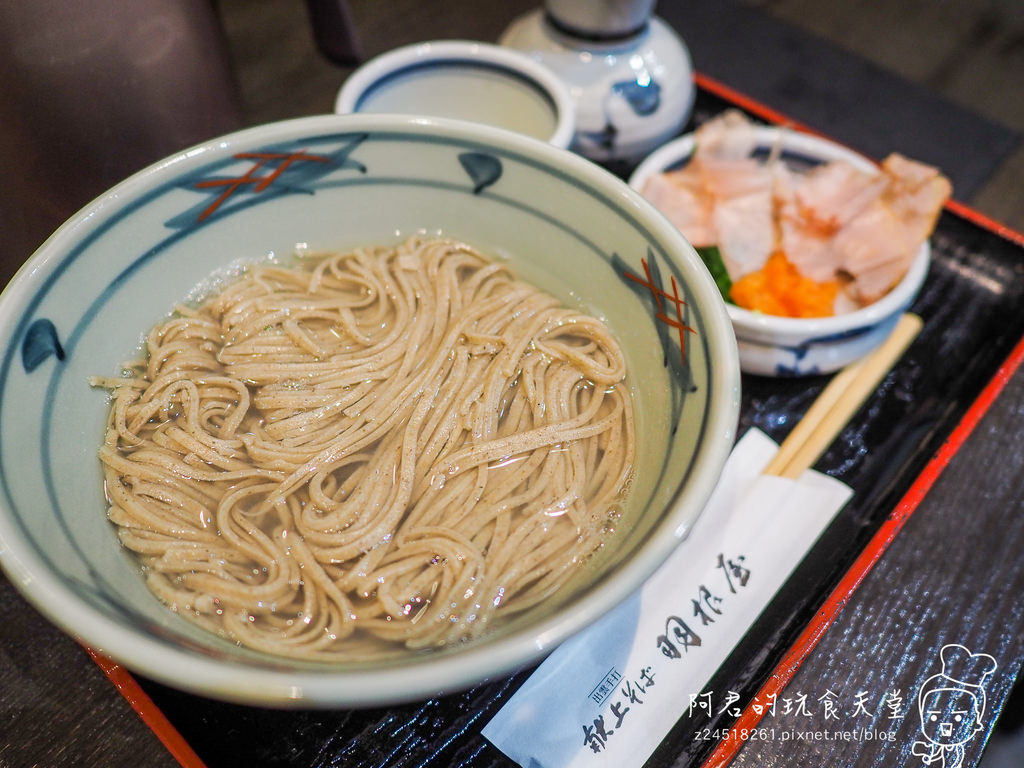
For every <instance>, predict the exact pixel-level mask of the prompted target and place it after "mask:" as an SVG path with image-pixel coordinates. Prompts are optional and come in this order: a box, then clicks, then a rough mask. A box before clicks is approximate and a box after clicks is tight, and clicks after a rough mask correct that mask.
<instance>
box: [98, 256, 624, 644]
mask: <svg viewBox="0 0 1024 768" xmlns="http://www.w3.org/2000/svg"><path fill="white" fill-rule="evenodd" d="M145 347H146V349H145V352H146V359H145V360H144V361H142V362H139V363H137V364H132V365H131V367H130V371H128V374H129V375H127V376H125V377H124V378H114V379H102V380H95V381H94V384H96V385H98V386H103V387H108V388H110V389H111V391H112V401H113V402H112V407H111V410H110V419H109V424H108V428H107V431H106V437H105V441H104V445H103V447H102V449H101V460H102V463H103V467H104V473H105V482H106V493H107V498H108V500H109V517H110V519H111V520H112V521H113V522H114V523H116V524H117V526H118V532H119V535H120V538H121V541H122V543H123V544H124V546H125V547H127V548H128V549H129V550H131V551H133V552H135V553H137V555H138V556H139V558H140V559H141V562H142V564H143V570H144V572H145V574H146V579H147V583H148V586H149V587H150V589H151V590H152V591H153V592H154V593H155V594H156V595H157V596H158V597H159V598H160V599H162V600H163V601H165V602H166V603H168V604H169V605H170V606H171V607H172V608H174V609H175V610H177V611H179V612H180V613H182V614H183V615H186V616H188V617H189V618H192V619H193V620H195V621H197V622H199V623H200V624H202V625H203V626H205V627H207V628H209V629H211V630H213V631H216V632H219V633H221V634H222V635H226V636H227V637H229V638H231V639H232V640H233V641H235V642H238V643H241V644H243V645H246V646H249V647H251V648H255V649H259V650H263V651H266V652H269V653H274V654H284V655H288V656H299V657H304V658H314V659H317V658H318V659H338V660H341V659H344V660H353V659H361V658H367V657H372V656H375V655H380V654H381V653H384V652H386V651H387V649H388V648H391V649H395V648H401V647H403V646H404V647H407V648H428V647H435V646H442V645H445V644H448V643H452V642H456V641H460V640H464V639H468V638H471V637H475V636H477V635H479V634H480V633H481V632H482V631H484V630H485V629H486V628H487V627H488V625H489V624H490V622H491V620H492V617H493V616H494V615H495V614H496V613H497V614H500V615H501V616H510V615H513V614H515V613H517V612H521V611H524V610H526V609H528V608H530V607H532V606H534V605H536V604H538V603H539V602H540V601H543V600H545V599H546V598H548V597H549V596H551V595H552V594H553V593H554V592H555V591H556V590H558V589H559V587H560V586H561V585H562V584H564V583H565V582H566V581H567V579H569V578H570V577H571V576H572V575H573V574H574V573H575V572H577V571H578V569H579V568H580V566H581V564H582V563H584V562H585V561H586V560H587V559H588V558H589V557H590V556H592V555H593V553H594V552H595V551H596V550H597V549H598V548H600V547H601V546H602V544H603V542H604V540H605V538H606V535H607V532H608V530H609V529H610V528H613V527H614V521H615V517H616V516H617V515H618V514H619V511H618V510H619V509H620V504H621V501H622V498H621V497H622V494H623V490H624V486H625V485H626V483H627V480H628V477H629V473H630V471H631V464H632V457H633V443H634V434H633V421H632V418H633V417H632V410H631V403H630V400H629V396H628V392H627V387H626V386H625V385H624V384H623V378H624V376H625V373H626V371H625V363H624V360H623V355H622V352H621V350H620V348H619V346H618V344H617V343H616V341H615V340H614V339H613V338H612V336H611V335H610V334H609V332H608V330H607V329H606V328H605V326H604V325H603V324H602V323H601V322H599V321H598V320H596V319H594V318H592V317H589V316H586V315H583V314H581V313H579V312H577V311H574V310H571V309H567V308H565V307H562V306H560V305H559V303H558V302H557V300H556V299H554V298H553V297H551V296H549V295H547V294H545V293H543V292H541V291H540V290H538V289H537V288H535V287H532V286H530V285H527V284H525V283H523V282H520V281H518V280H516V279H515V278H514V277H513V276H512V275H511V274H510V272H509V271H508V269H507V268H506V267H505V266H503V265H502V264H499V263H494V262H491V261H489V260H487V259H486V258H484V257H483V256H481V255H480V254H479V253H477V252H476V251H474V250H473V249H472V248H470V247H468V246H466V245H463V244H460V243H455V242H451V241H446V240H421V239H412V240H410V241H408V242H405V243H403V244H402V245H400V246H398V247H378V248H364V249H359V250H355V251H352V252H350V253H344V254H330V255H326V256H319V257H316V258H304V259H303V258H300V259H299V263H298V265H296V266H295V267H294V268H286V267H283V266H277V265H261V266H258V267H253V268H250V269H249V270H247V271H246V273H245V274H244V275H243V276H242V277H241V278H240V279H238V280H237V281H235V282H233V283H231V284H229V285H228V286H227V287H226V288H225V289H224V290H223V291H222V292H220V293H218V294H217V295H214V296H212V297H211V298H209V299H208V300H206V301H205V302H204V303H202V304H201V305H200V306H199V307H198V308H188V307H180V308H178V310H177V311H176V312H175V314H174V316H172V317H171V318H170V319H168V320H167V321H166V322H164V323H162V324H161V325H159V326H157V327H156V328H154V329H153V330H152V331H151V332H150V333H149V335H148V338H147V339H146V343H145Z"/></svg>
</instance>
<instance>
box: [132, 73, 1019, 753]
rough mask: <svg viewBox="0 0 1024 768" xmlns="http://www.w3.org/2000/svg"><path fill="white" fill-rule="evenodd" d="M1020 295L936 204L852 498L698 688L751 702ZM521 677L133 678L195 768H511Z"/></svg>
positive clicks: (862, 445)
mask: <svg viewBox="0 0 1024 768" xmlns="http://www.w3.org/2000/svg"><path fill="white" fill-rule="evenodd" d="M699 83H700V86H701V87H700V88H699V92H698V97H697V103H696V107H695V111H694V118H693V122H694V123H697V122H700V121H703V120H704V119H707V118H708V117H709V116H711V115H714V114H716V113H718V112H720V111H722V110H723V109H726V108H729V107H734V106H742V107H744V108H745V109H746V110H747V111H748V112H750V113H751V114H752V116H753V117H755V118H762V119H763V118H774V117H777V116H776V115H774V114H773V113H771V112H769V111H767V110H760V109H758V107H757V105H752V104H749V103H746V102H743V104H742V105H740V104H738V103H737V102H736V101H734V100H733V98H734V95H732V94H729V93H728V92H726V91H720V90H719V89H718V88H717V87H716V86H715V85H714V84H713V83H710V82H708V81H706V80H700V81H699ZM691 127H692V126H691ZM688 129H689V128H688ZM613 170H616V171H617V172H622V173H625V172H626V171H627V170H628V169H613ZM1022 294H1024V239H1021V238H1019V237H1018V236H1016V235H1014V234H1013V233H1007V232H1005V231H1004V232H1002V233H1000V231H999V228H998V227H996V226H989V225H988V223H986V222H985V221H984V220H983V219H981V217H977V216H974V215H973V214H971V212H970V211H967V210H965V209H963V208H962V207H961V206H958V205H951V206H949V207H948V208H947V210H946V211H945V212H944V213H943V215H942V216H941V218H940V220H939V223H938V227H937V229H936V232H935V234H934V237H933V239H932V267H931V272H930V274H929V276H928V279H927V281H926V282H925V285H924V287H923V289H922V292H921V294H920V296H919V297H918V299H917V301H916V302H915V304H914V306H913V307H912V311H914V312H915V313H917V314H919V315H920V316H921V317H922V319H923V320H924V329H923V331H922V333H921V335H920V336H919V337H918V338H917V340H916V341H915V342H914V343H913V345H912V346H911V347H910V349H909V350H908V351H907V352H906V354H905V355H904V357H903V358H902V359H901V361H900V362H899V363H898V364H897V366H896V367H895V368H894V369H893V370H892V371H891V372H890V373H889V375H888V376H887V377H886V378H885V380H884V381H883V382H882V384H881V386H880V387H879V389H878V391H877V392H876V393H875V394H874V395H873V396H872V397H871V398H870V399H869V400H868V401H867V403H866V404H865V405H864V407H863V408H862V409H861V410H860V412H859V413H858V414H857V415H856V416H855V417H854V418H853V420H852V421H851V422H850V423H849V424H848V425H847V426H846V428H845V429H844V430H843V432H842V433H841V435H840V437H839V438H838V439H837V440H836V442H835V443H834V444H833V445H832V446H831V447H830V449H829V450H828V451H827V452H826V453H825V455H824V456H823V457H822V458H821V460H820V461H819V462H818V464H817V465H816V468H817V469H819V470H820V471H823V472H826V473H827V474H830V475H833V476H835V477H837V478H839V479H840V480H842V481H843V482H845V483H847V484H848V485H850V486H851V487H852V488H853V489H854V492H855V495H854V498H853V500H852V501H851V502H850V503H849V504H848V505H847V506H846V507H845V508H844V509H843V510H842V511H841V512H840V513H839V515H838V516H837V518H836V520H835V521H834V523H833V524H832V525H831V526H830V527H829V528H828V529H827V530H826V532H825V534H824V535H823V537H822V538H821V539H820V540H819V542H818V543H817V544H816V546H815V547H814V548H813V550H812V551H811V552H810V554H809V555H808V556H807V558H806V559H805V560H804V562H803V563H802V564H801V565H800V566H799V567H798V569H797V570H796V571H795V572H794V574H793V575H792V576H791V578H790V579H789V580H788V581H787V583H786V585H785V586H784V587H783V589H782V590H781V591H780V592H779V593H778V594H777V595H776V597H775V598H774V600H773V601H772V602H771V603H770V605H769V606H768V608H767V609H766V610H765V612H764V613H763V614H762V615H761V617H760V618H759V619H758V620H757V622H756V623H755V625H754V626H753V627H752V628H751V630H750V632H748V634H747V636H746V637H745V638H744V640H743V641H742V642H741V643H740V644H739V645H738V646H737V647H736V648H735V649H734V651H733V652H732V654H731V655H730V656H729V658H728V659H727V661H726V662H725V664H723V666H722V667H721V669H719V670H718V672H717V673H716V675H715V676H714V678H713V679H712V680H711V681H710V683H709V685H708V687H709V689H711V690H719V691H721V690H729V691H733V692H736V693H738V694H740V696H741V701H743V702H747V701H749V700H750V699H751V698H752V697H753V696H754V694H755V693H756V692H757V690H758V689H759V687H760V686H761V684H762V683H763V682H764V681H765V680H766V679H767V678H768V676H769V675H770V674H771V673H772V671H773V669H774V668H775V666H776V664H777V663H778V662H779V660H780V659H781V658H782V656H783V655H784V654H785V653H786V651H787V650H788V649H789V648H790V647H791V646H792V645H793V643H794V641H795V640H796V638H797V637H798V636H799V634H800V633H801V631H802V630H803V629H804V628H805V627H806V626H807V624H808V622H809V621H810V620H811V619H812V618H813V616H814V614H815V613H816V611H818V609H819V607H820V606H821V605H822V603H823V602H824V601H825V599H826V598H827V597H828V596H829V595H830V594H831V593H832V591H833V590H834V589H835V588H836V586H837V585H838V584H839V583H840V581H841V579H842V577H843V575H844V574H845V573H846V571H847V569H849V567H850V566H851V564H853V563H854V561H855V560H856V559H857V557H858V555H860V553H861V552H862V551H863V550H864V548H865V547H866V546H867V545H868V543H869V542H870V541H871V539H872V536H873V535H874V534H875V532H876V531H877V530H878V529H879V527H880V526H881V525H882V524H883V523H884V522H885V520H886V519H887V517H888V516H889V515H890V513H891V512H892V510H893V508H894V507H895V505H896V504H897V503H898V502H899V500H900V499H901V498H902V496H903V495H904V493H906V491H907V489H908V488H910V487H911V485H912V484H913V482H914V480H915V479H916V478H917V477H918V475H919V474H920V473H921V471H922V470H923V469H924V467H925V465H926V464H927V463H928V461H929V459H930V458H931V457H932V455H933V454H934V453H935V452H936V451H937V450H938V449H939V447H940V446H941V445H942V443H943V441H944V440H945V439H946V438H947V437H948V436H949V434H950V432H951V431H952V430H953V428H954V427H955V426H956V424H957V423H958V422H959V420H960V418H961V416H962V415H963V414H964V412H965V411H966V410H967V408H968V407H969V406H970V404H971V403H972V402H973V401H974V399H975V398H976V397H977V396H978V394H979V393H980V392H981V391H982V389H983V388H984V387H985V386H986V384H987V383H988V382H989V381H990V380H991V379H992V377H993V376H994V375H995V374H996V372H997V370H998V369H999V367H1000V365H1001V364H1002V363H1003V361H1004V360H1005V359H1006V357H1007V355H1009V354H1010V352H1011V351H1012V350H1013V349H1014V347H1015V346H1016V345H1017V343H1018V342H1019V341H1020V340H1021V338H1022V336H1024V311H1022V310H1024V301H1022V299H1024V296H1022ZM827 381H828V377H816V378H801V379H772V378H762V377H754V376H745V377H744V379H743V404H742V411H741V418H740V429H739V434H742V433H743V432H745V431H746V430H747V429H748V428H749V427H751V426H756V427H758V428H760V429H761V430H763V431H764V432H766V433H768V434H769V435H770V436H772V437H773V438H774V439H776V440H778V441H781V440H782V439H783V438H784V437H785V436H786V434H787V433H788V432H789V430H790V429H791V428H792V427H793V425H794V424H795V422H796V421H797V420H799V418H800V417H801V415H802V414H803V413H804V411H805V410H806V408H807V407H808V406H809V405H810V403H811V402H812V401H813V400H814V398H815V397H816V396H817V395H818V394H819V393H820V391H821V390H822V388H823V387H824V385H825V384H826V383H827ZM530 672H531V670H529V669H527V670H523V671H521V672H519V673H517V674H516V675H513V676H511V677H508V678H504V679H501V680H496V681H492V682H489V683H486V684H483V685H480V686H478V687H476V688H473V689H471V690H468V691H465V692H462V693H459V694H454V695H449V696H444V697H439V698H435V699H430V700H428V701H423V702H419V703H414V704H407V705H402V706H395V707H389V708H381V709H366V710H354V711H348V710H309V711H305V710H297V711H295V710H292V711H277V710H268V709H260V708H256V707H247V706H238V705H231V704H224V703H221V702H217V701H213V700H209V699H205V698H201V697H197V696H193V695H190V694H186V693H181V692H178V691H175V690H172V689H169V688H167V687H165V686H162V685H159V684H157V683H154V682H152V681H149V680H146V679H140V680H139V683H140V685H141V686H142V688H143V689H144V691H145V692H146V693H147V694H148V695H149V696H150V697H151V698H152V700H153V702H154V704H155V705H156V706H157V707H158V708H159V709H160V710H161V711H162V712H163V714H164V715H165V716H166V717H167V719H168V720H169V721H170V723H171V724H172V725H173V726H174V727H175V728H176V729H177V730H178V731H179V733H180V734H181V736H182V737H184V739H185V740H186V741H187V742H188V743H189V745H191V747H192V749H193V750H194V751H195V753H196V755H198V757H199V758H200V760H201V761H202V762H203V763H205V765H206V766H208V768H220V766H236V765H250V766H297V767H301V768H307V767H309V768H312V767H313V766H317V767H320V766H339V767H340V766H345V767H346V768H361V767H366V768H369V767H370V766H374V767H378V766H379V767H383V766H389V767H390V766H400V767H402V768H412V767H413V766H462V767H464V768H471V767H472V768H478V767H481V766H511V765H513V763H511V762H510V761H509V760H508V759H507V758H505V757H504V755H502V754H501V753H500V752H499V751H498V750H497V749H496V748H494V747H493V746H492V745H490V744H489V743H488V742H487V741H486V740H485V739H483V737H482V736H481V735H480V730H481V729H482V728H483V726H484V724H486V723H487V721H488V720H489V719H490V718H491V717H492V716H493V715H494V714H495V713H496V712H497V711H498V710H499V709H500V708H501V707H502V705H503V704H504V703H505V702H506V701H507V700H508V698H509V697H510V696H511V695H512V694H513V693H514V692H515V691H516V689H517V688H518V687H519V685H521V684H522V682H523V681H524V680H525V679H526V678H527V677H528V676H529V674H530ZM732 719H733V718H732V716H730V715H729V714H719V715H717V716H716V717H715V718H714V719H711V720H704V721H701V720H699V719H691V718H686V719H684V720H681V721H680V722H679V723H678V724H677V726H676V727H675V729H674V730H673V731H672V732H671V733H670V734H669V736H668V737H667V738H666V739H665V740H664V741H663V743H662V745H661V747H660V748H659V749H658V750H657V751H656V752H655V754H654V755H653V756H652V757H651V758H650V759H649V761H648V763H647V765H648V766H652V767H654V766H657V767H660V766H669V765H676V766H682V765H692V766H697V765H700V764H701V762H702V761H703V760H704V759H705V758H706V757H707V756H708V755H709V754H710V752H711V750H712V749H713V748H714V746H715V744H714V742H711V741H707V740H698V739H696V738H695V733H696V731H697V729H698V728H701V729H704V728H713V729H714V728H725V727H728V726H729V725H730V724H731V722H732ZM183 762H187V759H186V760H183Z"/></svg>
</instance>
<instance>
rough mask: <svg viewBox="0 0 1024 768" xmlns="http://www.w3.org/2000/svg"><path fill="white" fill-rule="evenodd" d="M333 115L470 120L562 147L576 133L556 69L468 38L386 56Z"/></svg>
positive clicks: (354, 80)
mask: <svg viewBox="0 0 1024 768" xmlns="http://www.w3.org/2000/svg"><path fill="white" fill-rule="evenodd" d="M334 111H335V112H337V113H338V114H347V113H351V112H367V113H386V112H390V113H396V114H407V115H429V116H433V117H446V118H452V119H457V120H469V121H470V122H476V123H483V124H484V125H490V126H492V127H495V128H505V129H507V130H511V131H515V132H516V133H522V134H525V135H527V136H533V137H534V138H536V139H540V140H541V141H546V142H548V143H549V144H553V145H554V146H556V147H559V148H561V149H567V148H568V147H569V144H570V143H571V142H572V137H573V133H574V132H575V128H576V120H575V107H574V106H573V101H572V98H571V96H570V95H569V90H568V88H567V87H566V86H565V84H563V83H562V81H561V80H560V79H559V78H558V77H556V76H555V74H554V73H553V72H551V70H549V69H548V68H547V67H545V66H544V65H543V64H539V63H537V62H536V61H534V60H533V59H531V58H530V57H529V56H527V55H526V54H524V53H520V52H518V51H513V50H510V49H508V48H503V47H501V46H497V45H492V44H490V43H480V42H475V41H471V40H434V41H428V42H423V43H415V44H412V45H407V46H403V47H401V48H396V49H394V50H391V51H388V52H387V53H382V54H381V55H379V56H377V57H375V58H373V59H371V60H370V61H368V62H367V63H366V64H364V65H363V66H361V67H359V69H357V70H356V71H355V72H353V73H352V74H351V75H349V77H348V79H347V80H346V81H345V83H344V85H343V86H342V88H341V90H340V91H339V92H338V96H337V99H336V100H335V104H334Z"/></svg>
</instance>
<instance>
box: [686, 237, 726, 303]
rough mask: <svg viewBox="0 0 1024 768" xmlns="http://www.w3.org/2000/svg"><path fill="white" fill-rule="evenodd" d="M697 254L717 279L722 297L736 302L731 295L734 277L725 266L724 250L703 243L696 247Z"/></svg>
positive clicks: (716, 282) (715, 279)
mask: <svg viewBox="0 0 1024 768" xmlns="http://www.w3.org/2000/svg"><path fill="white" fill-rule="evenodd" d="M696 251H697V255H698V256H700V258H701V260H702V261H703V262H704V266H706V267H707V268H708V272H710V273H711V277H712V278H713V279H714V281H715V285H717V286H718V290H719V291H721V293H722V298H723V299H725V302H726V304H735V303H736V302H735V301H733V300H732V299H731V298H730V297H729V293H730V291H732V278H730V277H729V270H727V269H726V268H725V262H724V261H722V252H721V251H719V250H718V246H717V245H703V246H701V247H700V248H697V249H696Z"/></svg>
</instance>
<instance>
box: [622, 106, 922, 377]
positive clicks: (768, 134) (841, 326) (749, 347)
mask: <svg viewBox="0 0 1024 768" xmlns="http://www.w3.org/2000/svg"><path fill="white" fill-rule="evenodd" d="M755 130H756V132H757V133H756V136H757V139H758V147H757V150H756V151H758V152H765V153H767V152H768V150H769V148H771V147H772V146H774V145H776V144H778V145H779V146H780V148H781V151H782V158H783V159H784V160H786V161H787V162H790V163H792V164H795V165H802V166H805V167H809V166H813V165H816V164H819V163H823V162H829V161H832V160H846V161H847V162H849V163H850V164H851V165H853V166H854V167H856V168H858V169H861V170H864V171H869V172H877V171H878V166H877V165H876V164H875V163H873V162H872V161H871V160H869V159H868V158H866V157H864V156H863V155H860V154H857V153H856V152H854V151H852V150H850V149H847V148H846V147H843V146H841V145H839V144H836V143H835V142H832V141H829V140H827V139H824V138H821V137H818V136H813V135H811V134H806V133H800V132H797V131H793V130H791V129H786V128H777V127H770V126H764V127H759V128H757V129H755ZM693 148H694V135H693V134H692V133H691V134H687V135H685V136H681V137H679V138H678V139H675V140H674V141H670V142H669V143H667V144H665V145H664V146H662V147H660V148H659V149H657V150H655V151H654V152H653V153H651V154H650V155H649V156H648V157H647V158H645V159H644V160H643V162H641V163H640V165H638V166H637V168H636V170H635V171H634V172H633V174H632V175H631V176H630V178H629V185H630V186H631V187H633V189H635V190H637V191H638V192H640V191H641V190H643V188H644V185H645V184H646V183H647V180H648V179H649V178H650V177H651V176H654V175H655V174H658V173H662V172H664V171H668V170H673V169H676V168H680V167H682V166H684V165H685V164H686V162H687V161H688V160H689V158H690V155H691V154H692V153H693ZM930 257H931V247H930V245H929V243H928V242H927V241H925V242H924V243H923V244H922V245H921V247H920V249H919V250H918V252H917V255H916V256H915V258H914V260H913V262H912V263H911V265H910V267H909V269H908V270H907V273H906V274H905V275H904V276H903V279H902V280H901V281H900V282H899V283H897V284H896V285H895V286H894V287H893V288H892V290H890V291H889V292H888V293H887V294H885V295H884V296H883V297H882V298H881V299H879V300H878V301H876V302H874V303H872V304H869V305H867V306H866V307H862V308H861V309H858V310H855V311H853V312H848V313H845V314H839V315H834V316H831V317H820V318H792V317H776V316H773V315H766V314H764V313H761V312H752V311H750V310H747V309H743V308H742V307H738V306H736V305H734V304H727V305H726V310H727V311H728V313H729V318H730V320H732V325H733V329H734V330H735V331H736V341H737V344H738V346H739V354H740V367H741V368H742V370H743V371H744V372H745V373H754V374H759V375H764V376H807V375H814V374H824V373H831V372H833V371H836V370H838V369H840V368H842V367H844V366H845V365H847V364H848V363H851V362H853V361H855V360H858V359H860V358H861V357H863V356H865V355H867V354H868V353H870V352H871V351H872V350H874V349H875V348H876V347H877V346H879V345H880V344H881V343H882V342H883V341H885V339H886V338H887V337H888V335H889V333H890V332H891V331H892V329H893V327H894V326H895V325H896V321H897V320H898V319H899V316H900V315H901V314H902V313H903V312H904V311H905V310H906V309H907V308H908V307H909V306H910V304H911V303H912V302H913V300H914V298H915V297H916V296H917V293H918V291H919V290H920V288H921V284H922V283H923V282H924V279H925V277H926V275H927V274H928V266H929V262H930Z"/></svg>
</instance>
